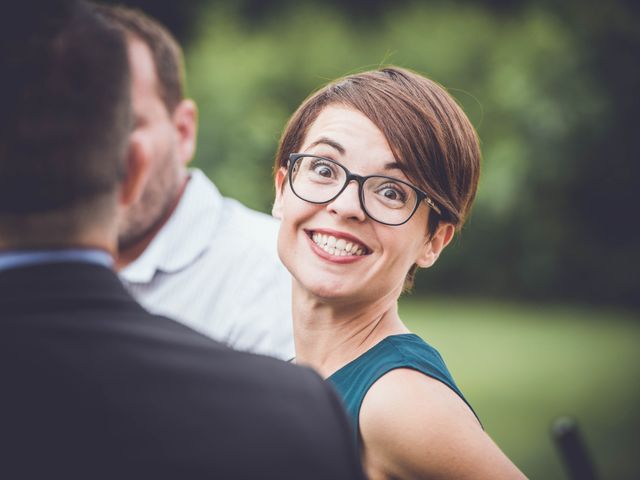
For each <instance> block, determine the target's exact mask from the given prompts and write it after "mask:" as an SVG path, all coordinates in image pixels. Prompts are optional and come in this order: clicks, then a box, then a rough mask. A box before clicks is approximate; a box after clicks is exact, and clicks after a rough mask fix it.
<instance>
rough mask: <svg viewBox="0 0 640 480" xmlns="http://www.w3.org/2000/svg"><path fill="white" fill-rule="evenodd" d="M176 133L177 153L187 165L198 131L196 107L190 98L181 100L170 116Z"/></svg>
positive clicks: (183, 163) (194, 148) (192, 154)
mask: <svg viewBox="0 0 640 480" xmlns="http://www.w3.org/2000/svg"><path fill="white" fill-rule="evenodd" d="M171 121H172V122H173V126H174V127H175V129H176V132H177V133H178V155H179V158H180V162H181V163H182V165H185V166H186V165H187V164H188V163H189V162H190V161H191V159H192V158H193V156H194V155H195V153H196V135H197V133H198V107H197V106H196V104H195V102H194V101H193V100H190V99H184V100H182V101H181V102H180V103H179V104H178V106H177V107H176V109H175V110H174V112H173V115H172V116H171Z"/></svg>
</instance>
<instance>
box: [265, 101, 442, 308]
mask: <svg viewBox="0 0 640 480" xmlns="http://www.w3.org/2000/svg"><path fill="white" fill-rule="evenodd" d="M288 153H294V152H288ZM295 153H309V154H313V155H318V156H322V157H326V158H329V159H332V160H335V161H337V162H340V163H341V164H342V165H344V166H345V167H346V168H347V169H349V171H351V172H352V173H355V174H359V175H376V174H377V175H386V176H391V177H395V178H398V179H401V180H405V181H408V182H410V180H409V179H408V178H406V176H405V175H404V174H403V173H402V171H401V170H400V169H399V168H398V166H397V164H396V160H395V158H394V156H393V154H392V152H391V149H390V148H389V145H388V143H387V140H386V138H385V137H384V135H383V134H382V132H381V131H380V130H379V129H378V128H377V127H376V126H375V125H374V124H373V123H372V122H371V121H370V120H369V119H368V118H367V117H365V116H364V115H363V114H362V113H360V112H359V111H356V110H352V109H349V108H346V107H343V106H337V105H330V106H327V107H325V108H324V110H322V111H321V112H320V114H319V116H318V118H317V119H316V120H315V122H314V123H313V124H311V126H310V128H309V131H308V133H307V136H306V138H305V139H304V141H303V143H302V147H301V148H300V151H299V152H295ZM285 178H286V170H285V169H281V170H280V171H279V172H278V174H277V177H276V192H277V194H276V202H275V204H274V215H275V216H276V217H278V218H280V219H281V221H282V223H281V226H280V234H279V237H278V253H279V255H280V258H281V259H282V262H283V263H284V264H285V266H286V267H287V268H288V269H289V271H290V272H291V274H292V275H293V277H294V279H295V281H296V282H297V284H298V286H300V287H301V288H303V289H304V290H307V291H308V292H310V293H312V294H313V295H315V296H317V297H319V298H322V299H325V300H343V301H344V300H353V301H367V300H374V299H379V298H381V297H383V296H388V295H389V294H391V295H392V296H394V297H398V296H399V295H400V293H401V291H402V286H403V283H404V279H405V276H406V274H407V272H408V271H409V268H410V267H411V266H412V265H413V264H414V263H418V265H420V266H423V267H426V266H430V265H431V264H433V262H434V261H435V260H436V258H437V257H438V254H439V253H440V250H442V248H443V247H444V246H445V245H446V243H448V241H449V240H450V238H451V235H452V233H453V228H452V227H451V228H446V227H447V226H446V225H445V226H443V227H440V228H439V229H438V231H437V232H436V234H435V235H434V237H433V238H432V239H431V241H430V240H429V238H428V236H427V219H428V214H429V208H428V206H427V205H426V204H424V203H422V204H421V205H420V206H419V207H418V209H417V211H416V212H415V214H414V215H413V217H411V219H410V220H409V221H408V222H407V223H405V224H403V225H400V226H388V225H383V224H381V223H378V222H376V221H374V220H372V219H371V218H369V217H368V216H367V215H366V214H365V213H364V212H363V211H362V208H361V206H360V201H359V196H358V184H357V182H355V181H353V182H351V183H349V185H348V186H347V187H346V189H345V190H344V191H343V192H342V193H341V194H340V195H339V196H338V197H337V198H336V199H334V200H332V201H331V202H329V203H326V204H320V205H318V204H313V203H309V202H306V201H304V200H302V199H300V198H298V197H297V196H296V195H295V194H294V193H293V192H292V191H291V188H290V186H289V184H288V182H286V184H284V185H283V182H285ZM449 227H450V226H449ZM325 242H327V244H326V245H325ZM336 244H337V247H338V248H336V247H335V246H334V245H336ZM350 244H351V248H349V245H350ZM332 247H333V248H332ZM327 250H329V251H327Z"/></svg>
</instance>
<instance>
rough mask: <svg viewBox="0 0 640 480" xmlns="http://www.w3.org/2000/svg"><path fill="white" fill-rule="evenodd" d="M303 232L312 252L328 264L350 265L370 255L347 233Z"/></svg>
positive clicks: (316, 230)
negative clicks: (328, 262)
mask: <svg viewBox="0 0 640 480" xmlns="http://www.w3.org/2000/svg"><path fill="white" fill-rule="evenodd" d="M304 231H305V233H306V234H307V237H308V238H309V240H310V246H311V249H312V251H313V252H315V253H316V255H318V256H319V257H320V258H323V259H325V260H328V261H330V262H334V263H352V262H356V261H358V260H360V259H361V258H362V257H364V256H366V255H370V254H371V249H370V248H369V247H367V246H366V245H365V244H364V243H363V242H362V241H361V240H359V239H358V238H357V237H355V236H353V235H351V234H349V233H345V232H339V231H336V230H328V229H314V230H310V229H305V230H304Z"/></svg>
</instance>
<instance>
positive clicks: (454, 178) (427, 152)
mask: <svg viewBox="0 0 640 480" xmlns="http://www.w3.org/2000/svg"><path fill="white" fill-rule="evenodd" d="M336 104H337V105H344V106H346V107H349V108H353V109H355V110H357V111H359V112H361V113H363V114H364V115H365V116H366V117H368V118H369V120H371V121H372V122H373V123H374V125H376V126H377V127H378V128H379V129H380V131H381V132H382V133H383V134H384V136H385V137H386V139H387V141H388V142H389V145H390V147H391V150H392V152H393V155H394V157H395V159H396V161H397V162H398V163H399V164H400V165H401V167H402V169H403V171H404V173H405V174H406V175H407V176H408V177H409V178H410V179H411V181H413V182H415V183H416V185H417V186H418V187H419V188H421V189H422V190H424V191H425V192H426V193H428V194H429V196H431V198H433V200H434V201H435V202H436V204H437V205H438V206H439V207H440V209H441V210H442V214H441V215H437V214H436V213H435V211H434V210H431V212H430V214H429V222H428V223H429V224H428V225H427V230H428V233H429V235H433V234H434V233H435V231H436V229H437V227H438V224H439V223H440V222H446V223H451V224H453V225H454V226H455V227H456V228H457V229H460V228H461V227H462V224H463V223H464V222H465V220H466V218H467V216H468V214H469V211H470V209H471V204H472V203H473V200H474V198H475V195H476V190H477V186H478V179H479V177H480V157H481V155H480V145H479V141H478V136H477V134H476V131H475V129H474V128H473V126H472V125H471V122H470V121H469V119H468V118H467V116H466V115H465V114H464V112H463V111H462V109H461V108H460V106H459V105H458V104H457V103H456V101H455V100H454V99H453V98H452V97H451V96H450V95H449V94H448V93H447V91H446V90H445V89H444V88H443V87H442V86H440V85H438V84H437V83H436V82H434V81H432V80H429V79H428V78H426V77H424V76H422V75H419V74H417V73H415V72H412V71H410V70H407V69H403V68H398V67H387V68H382V69H380V70H374V71H369V72H364V73H357V74H353V75H349V76H346V77H343V78H340V79H338V80H335V81H333V82H331V83H329V84H328V85H326V86H324V87H323V88H321V89H320V90H318V91H317V92H315V93H314V94H312V95H311V96H309V97H308V98H307V99H306V100H305V101H304V102H303V103H302V105H300V107H299V108H298V109H297V110H296V112H295V113H294V114H293V115H292V117H291V119H290V120H289V122H288V123H287V125H286V127H285V130H284V133H283V135H282V138H281V139H280V144H279V146H278V152H277V154H276V161H275V168H276V170H277V169H278V168H280V167H285V166H286V165H287V161H288V159H289V154H290V153H294V152H298V151H299V148H300V147H301V146H302V142H303V141H304V138H305V136H306V134H307V131H308V129H309V127H310V126H311V124H312V123H313V122H314V121H315V120H316V118H317V117H318V115H319V114H320V112H321V111H322V110H323V109H324V108H325V107H327V106H329V105H336ZM415 270H416V267H415V266H414V267H412V269H411V270H410V271H409V274H408V276H407V281H406V282H405V287H407V286H408V287H410V286H411V284H412V282H413V277H414V274H415Z"/></svg>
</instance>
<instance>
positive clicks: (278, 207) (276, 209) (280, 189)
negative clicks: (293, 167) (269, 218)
mask: <svg viewBox="0 0 640 480" xmlns="http://www.w3.org/2000/svg"><path fill="white" fill-rule="evenodd" d="M285 178H287V169H286V168H284V167H280V168H279V169H278V171H277V172H276V199H275V201H274V202H273V208H272V209H271V215H273V216H274V217H275V218H277V219H279V220H282V194H283V193H284V180H285Z"/></svg>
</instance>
